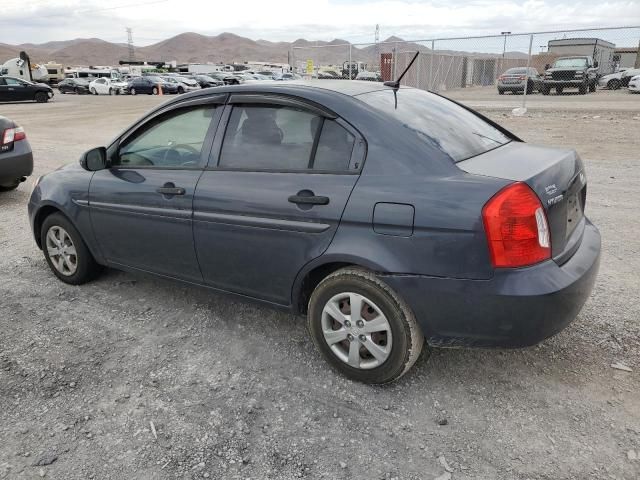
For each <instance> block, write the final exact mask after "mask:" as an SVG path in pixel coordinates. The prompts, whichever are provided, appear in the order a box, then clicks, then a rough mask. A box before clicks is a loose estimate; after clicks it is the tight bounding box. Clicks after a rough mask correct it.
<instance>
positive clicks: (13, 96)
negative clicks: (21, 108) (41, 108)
mask: <svg viewBox="0 0 640 480" xmlns="http://www.w3.org/2000/svg"><path fill="white" fill-rule="evenodd" d="M3 80H4V85H3V86H2V87H1V89H4V95H3V96H4V101H9V102H18V101H22V100H33V93H32V92H31V90H30V89H29V87H28V84H27V83H25V82H23V81H22V80H20V79H17V78H11V77H4V79H3ZM0 95H2V94H1V93H0Z"/></svg>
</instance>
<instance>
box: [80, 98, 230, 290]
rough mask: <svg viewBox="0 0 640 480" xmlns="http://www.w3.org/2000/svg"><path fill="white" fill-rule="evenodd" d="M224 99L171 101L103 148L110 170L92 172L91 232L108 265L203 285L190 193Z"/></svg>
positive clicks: (90, 192) (201, 165) (200, 169)
mask: <svg viewBox="0 0 640 480" xmlns="http://www.w3.org/2000/svg"><path fill="white" fill-rule="evenodd" d="M222 102H224V97H221V98H213V99H204V100H198V101H197V102H196V103H194V102H189V103H184V104H182V105H178V106H176V107H173V106H172V107H170V109H169V110H167V111H164V112H161V113H158V114H155V115H153V116H152V117H151V118H148V119H147V120H146V121H145V122H144V123H143V124H141V125H139V126H136V127H134V129H133V130H130V131H129V132H128V133H126V134H125V135H124V136H123V137H122V139H121V140H120V141H118V142H116V143H115V144H114V145H112V146H111V147H109V150H108V152H107V154H108V158H109V160H110V162H111V165H110V168H107V169H105V170H101V171H98V172H96V173H95V174H94V176H93V178H92V180H91V184H90V189H89V207H90V212H91V221H92V225H93V230H94V232H95V237H96V240H97V242H98V245H99V246H100V250H101V252H102V254H103V256H104V257H105V259H106V260H107V261H108V262H109V263H111V264H114V265H121V266H126V267H133V268H136V269H140V270H144V271H148V272H153V273H157V274H161V275H164V276H168V277H174V278H180V279H183V280H188V281H192V282H202V275H201V274H200V269H199V267H198V262H197V260H196V255H195V249H194V245H193V232H192V207H193V194H194V191H195V188H196V184H197V182H198V179H199V178H200V175H201V173H202V169H203V166H204V165H205V164H206V160H207V157H208V154H209V151H210V149H211V142H212V140H213V134H214V130H215V126H216V125H217V122H218V120H219V117H220V109H219V108H218V103H222Z"/></svg>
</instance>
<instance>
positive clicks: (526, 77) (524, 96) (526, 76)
mask: <svg viewBox="0 0 640 480" xmlns="http://www.w3.org/2000/svg"><path fill="white" fill-rule="evenodd" d="M532 46H533V34H531V35H529V55H528V56H527V70H526V72H525V74H524V92H523V93H522V115H524V114H525V113H526V112H527V85H528V83H529V67H530V66H531V47H532Z"/></svg>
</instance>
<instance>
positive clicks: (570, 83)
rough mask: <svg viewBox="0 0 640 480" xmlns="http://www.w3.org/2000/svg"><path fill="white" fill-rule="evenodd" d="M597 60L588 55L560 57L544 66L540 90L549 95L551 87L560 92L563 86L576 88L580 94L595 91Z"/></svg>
mask: <svg viewBox="0 0 640 480" xmlns="http://www.w3.org/2000/svg"><path fill="white" fill-rule="evenodd" d="M597 67H598V62H594V61H593V59H592V58H591V57H588V56H574V57H560V58H557V59H556V60H555V62H553V65H549V64H547V65H546V66H545V72H544V77H543V79H542V88H541V90H540V91H541V92H542V94H543V95H549V92H550V91H551V89H552V88H555V89H556V93H558V94H561V93H562V92H563V90H564V89H565V88H577V89H578V91H579V92H580V94H581V95H584V94H586V93H587V92H595V91H596V86H597V85H598V70H597Z"/></svg>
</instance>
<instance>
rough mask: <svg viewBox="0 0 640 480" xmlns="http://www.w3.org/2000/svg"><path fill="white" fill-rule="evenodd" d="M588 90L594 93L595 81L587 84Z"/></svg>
mask: <svg viewBox="0 0 640 480" xmlns="http://www.w3.org/2000/svg"><path fill="white" fill-rule="evenodd" d="M589 91H590V92H591V93H594V92H595V91H596V82H591V84H590V85H589Z"/></svg>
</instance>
